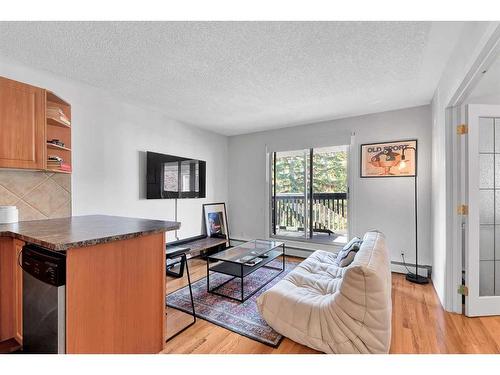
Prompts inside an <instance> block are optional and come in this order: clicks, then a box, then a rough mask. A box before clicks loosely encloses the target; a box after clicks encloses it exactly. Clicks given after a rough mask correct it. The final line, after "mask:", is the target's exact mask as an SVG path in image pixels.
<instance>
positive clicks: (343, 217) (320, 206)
mask: <svg viewBox="0 0 500 375" xmlns="http://www.w3.org/2000/svg"><path fill="white" fill-rule="evenodd" d="M310 204H311V205H312V224H313V225H312V226H313V231H314V232H326V233H332V232H335V231H343V230H346V229H347V193H314V194H313V197H312V200H311V202H310ZM304 206H305V199H304V195H302V194H290V193H284V194H277V195H276V197H275V207H274V210H275V212H274V213H275V217H274V222H275V225H276V230H280V229H282V230H294V231H303V230H304V225H305V219H304V214H305V213H306V212H305V207H304ZM308 211H309V210H308ZM306 214H307V213H306Z"/></svg>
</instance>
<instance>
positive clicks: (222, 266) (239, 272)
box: [207, 240, 285, 302]
mask: <svg viewBox="0 0 500 375" xmlns="http://www.w3.org/2000/svg"><path fill="white" fill-rule="evenodd" d="M258 241H266V240H258ZM249 242H252V241H249ZM280 247H281V251H279V250H277V249H278V248H280ZM216 255H217V253H216V254H212V255H209V256H207V292H209V293H212V294H215V295H218V296H221V297H225V298H229V299H232V300H234V301H238V302H245V301H246V300H247V299H249V298H250V297H252V296H253V295H254V294H255V293H257V292H258V291H259V290H261V289H262V288H263V287H265V286H266V285H267V284H269V283H270V282H271V281H272V280H274V279H275V278H276V277H278V276H279V275H280V274H281V273H283V271H284V270H285V244H284V243H283V242H277V245H276V246H275V247H273V248H272V249H270V250H269V251H267V252H266V253H263V254H261V255H260V256H262V255H267V256H268V257H267V258H263V259H262V261H261V262H260V263H257V264H255V265H253V266H250V265H247V264H245V263H240V262H237V261H232V260H220V259H216V258H213V257H215V256H216ZM280 256H281V257H282V258H283V264H282V267H281V268H278V267H272V266H268V265H267V264H268V263H270V262H272V261H273V260H275V259H277V258H279V257H280ZM255 258H259V255H256V256H255V257H254V258H253V259H255ZM211 261H212V262H214V261H216V262H217V264H215V265H213V266H210V262H211ZM259 268H268V269H273V270H277V271H280V272H278V273H277V274H276V275H274V276H273V277H272V278H270V279H269V280H267V281H266V282H264V283H263V284H262V285H261V286H260V287H258V288H257V289H256V290H254V291H253V292H252V293H250V294H249V295H247V296H245V291H244V283H243V281H244V278H245V277H247V276H249V275H251V274H252V273H254V272H255V271H257V270H258V269H259ZM210 272H215V273H222V274H224V275H228V276H233V277H232V278H230V279H229V280H226V281H224V282H223V283H221V284H220V285H217V286H216V287H213V288H210ZM236 278H239V279H240V280H241V298H236V297H232V296H228V295H226V294H222V293H219V292H218V289H219V288H221V287H222V286H224V285H226V284H227V283H229V282H230V281H232V280H234V279H236Z"/></svg>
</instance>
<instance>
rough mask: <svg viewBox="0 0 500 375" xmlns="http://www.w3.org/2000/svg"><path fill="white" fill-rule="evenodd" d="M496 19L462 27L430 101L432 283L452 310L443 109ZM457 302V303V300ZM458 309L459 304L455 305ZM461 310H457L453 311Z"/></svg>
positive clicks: (447, 155)
mask: <svg viewBox="0 0 500 375" xmlns="http://www.w3.org/2000/svg"><path fill="white" fill-rule="evenodd" d="M496 26H497V25H496V23H495V22H471V23H467V24H466V25H465V27H464V30H463V32H462V35H461V37H460V39H459V43H458V45H457V46H456V47H455V50H454V52H453V53H452V56H451V58H450V61H449V62H448V64H447V66H446V68H445V71H444V73H443V76H442V77H441V80H440V81H439V84H438V86H437V89H436V92H435V94H434V97H433V100H432V213H431V216H432V231H431V233H432V252H433V266H434V268H433V278H432V281H433V285H434V288H435V289H436V292H437V295H438V297H439V299H440V301H441V304H442V305H443V307H444V308H445V309H446V310H453V300H454V296H453V294H455V297H456V287H457V285H455V284H456V280H453V272H452V271H453V269H452V265H453V260H452V252H453V249H452V237H451V236H452V226H451V224H452V222H451V220H452V216H451V215H453V212H454V207H452V205H451V199H452V197H451V181H452V175H451V173H452V171H451V167H450V166H451V157H452V144H451V137H452V135H453V132H452V131H451V129H447V127H446V108H447V107H448V106H449V103H450V101H451V99H452V97H453V96H454V94H455V93H456V91H457V90H458V88H459V86H460V84H461V83H462V81H463V80H464V78H465V76H466V74H467V72H468V71H469V70H470V68H471V67H472V65H473V63H474V62H475V60H476V59H477V57H478V56H479V54H480V53H481V51H482V50H483V48H484V46H485V43H486V42H487V40H488V39H489V37H490V36H491V35H492V33H493V32H494V30H495V28H496ZM457 305H460V304H459V303H458V304H457ZM458 308H460V306H458ZM456 312H460V311H456Z"/></svg>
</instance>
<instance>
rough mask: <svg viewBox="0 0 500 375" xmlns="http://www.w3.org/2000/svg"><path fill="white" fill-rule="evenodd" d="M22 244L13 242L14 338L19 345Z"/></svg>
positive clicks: (20, 335) (21, 296)
mask: <svg viewBox="0 0 500 375" xmlns="http://www.w3.org/2000/svg"><path fill="white" fill-rule="evenodd" d="M23 246H24V242H23V241H20V240H14V256H15V259H14V277H15V289H16V290H15V291H14V293H15V326H16V329H15V338H16V340H17V342H18V343H19V344H22V343H23V270H22V268H21V266H20V265H19V263H20V261H21V259H20V256H19V254H20V253H21V251H22V250H23Z"/></svg>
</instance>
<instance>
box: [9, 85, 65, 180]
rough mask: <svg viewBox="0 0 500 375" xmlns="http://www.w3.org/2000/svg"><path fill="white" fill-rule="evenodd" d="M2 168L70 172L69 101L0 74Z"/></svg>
mask: <svg viewBox="0 0 500 375" xmlns="http://www.w3.org/2000/svg"><path fill="white" fill-rule="evenodd" d="M0 168H20V169H39V170H48V171H52V172H60V173H71V106H70V104H69V103H67V102H66V101H64V100H63V99H61V98H59V97H58V96H57V95H55V94H54V93H52V92H50V91H48V90H45V89H42V88H39V87H34V86H31V85H27V84H25V83H21V82H16V81H13V80H10V79H7V78H3V77H0Z"/></svg>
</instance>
